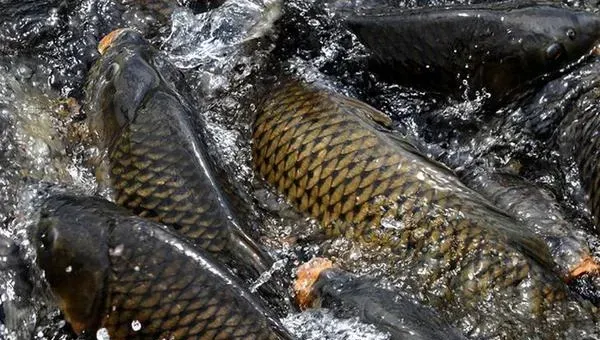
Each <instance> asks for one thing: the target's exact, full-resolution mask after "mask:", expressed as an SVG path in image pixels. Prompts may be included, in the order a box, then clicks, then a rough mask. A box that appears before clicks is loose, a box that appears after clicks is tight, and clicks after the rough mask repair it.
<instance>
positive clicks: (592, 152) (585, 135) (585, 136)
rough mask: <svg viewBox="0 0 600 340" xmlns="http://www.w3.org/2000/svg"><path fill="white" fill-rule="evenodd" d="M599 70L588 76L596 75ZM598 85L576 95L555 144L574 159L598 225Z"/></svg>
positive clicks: (599, 97) (599, 116) (599, 170)
mask: <svg viewBox="0 0 600 340" xmlns="http://www.w3.org/2000/svg"><path fill="white" fill-rule="evenodd" d="M597 72H598V69H597V66H596V70H593V73H591V74H590V75H591V76H597V74H598V73H597ZM598 103H600V87H599V86H598V82H597V81H596V82H595V84H594V86H591V87H589V88H588V90H587V91H586V92H584V93H582V94H581V96H579V97H577V98H576V100H574V101H573V102H572V103H571V105H570V106H569V110H568V111H567V114H566V117H565V118H564V119H563V120H562V122H561V123H560V126H559V127H558V144H559V147H560V151H561V153H562V155H563V156H564V157H565V158H571V157H572V158H573V159H574V161H575V163H576V166H577V168H578V169H579V175H580V178H581V181H582V184H583V188H584V190H585V192H586V193H587V196H588V197H587V203H588V207H589V209H590V211H591V213H592V215H593V216H594V220H595V222H596V225H597V226H600V138H598V131H600V111H599V109H598Z"/></svg>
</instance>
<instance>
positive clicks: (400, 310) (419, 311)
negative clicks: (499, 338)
mask: <svg viewBox="0 0 600 340" xmlns="http://www.w3.org/2000/svg"><path fill="white" fill-rule="evenodd" d="M295 286H296V288H297V289H298V288H299V289H300V290H308V291H309V294H310V297H309V299H308V300H307V301H303V302H304V303H306V304H309V307H325V308H331V309H333V310H334V312H336V314H340V315H343V316H344V317H349V316H352V317H358V318H360V319H361V321H363V322H366V323H370V324H373V325H375V326H376V327H377V328H379V329H380V330H382V331H385V332H387V333H389V334H390V339H414V340H419V339H442V338H444V339H448V340H453V339H465V338H464V337H463V336H462V335H460V334H459V333H458V332H457V331H456V330H455V329H453V328H452V327H450V325H448V323H446V322H445V321H444V320H442V319H441V318H440V316H439V315H437V313H435V312H434V311H433V310H431V309H430V308H427V307H424V306H420V305H418V304H416V303H415V302H412V301H410V300H409V299H407V298H404V297H402V296H400V295H399V294H397V293H396V292H394V291H392V290H387V289H383V288H379V287H377V286H376V284H375V282H373V280H370V279H368V278H362V277H356V276H354V275H351V274H349V273H347V272H344V271H343V270H341V269H337V268H332V266H331V263H327V261H323V259H321V258H316V259H313V260H311V261H310V262H308V263H306V264H304V265H302V266H300V267H299V268H298V279H297V281H296V285H295ZM297 292H298V291H297Z"/></svg>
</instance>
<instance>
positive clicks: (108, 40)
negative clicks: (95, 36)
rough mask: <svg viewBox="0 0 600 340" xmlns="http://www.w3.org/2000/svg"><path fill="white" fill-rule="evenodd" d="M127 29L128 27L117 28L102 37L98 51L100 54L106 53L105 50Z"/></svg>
mask: <svg viewBox="0 0 600 340" xmlns="http://www.w3.org/2000/svg"><path fill="white" fill-rule="evenodd" d="M126 30H128V28H117V29H116V30H114V31H112V32H110V33H108V34H107V35H105V36H104V38H102V39H101V40H100V42H99V43H98V52H100V55H104V52H106V50H108V48H109V47H110V46H111V45H112V43H113V41H115V39H117V37H118V36H119V35H121V33H122V32H123V31H126Z"/></svg>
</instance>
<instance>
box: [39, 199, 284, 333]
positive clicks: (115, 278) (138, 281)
mask: <svg viewBox="0 0 600 340" xmlns="http://www.w3.org/2000/svg"><path fill="white" fill-rule="evenodd" d="M40 216H41V217H40V221H39V223H38V225H37V226H35V227H34V228H33V229H32V231H31V236H32V237H31V238H32V242H33V244H34V246H35V248H36V250H37V262H38V264H39V265H40V267H41V268H42V269H43V270H44V271H45V275H46V279H47V280H48V282H49V284H50V287H51V288H52V290H53V292H54V293H55V295H56V296H57V298H58V302H59V303H58V304H59V306H60V308H61V310H62V311H63V313H64V315H65V318H66V319H67V321H68V322H69V323H70V324H71V326H72V327H73V329H74V330H75V331H76V332H77V333H82V332H85V333H88V332H91V334H95V333H94V332H96V330H97V329H99V328H106V331H107V332H108V335H109V336H110V338H111V339H191V338H198V339H290V338H291V336H290V335H289V334H287V332H286V331H285V330H284V329H283V328H282V327H281V326H280V325H279V324H278V322H277V321H275V320H274V319H273V317H272V315H271V313H270V312H269V311H268V310H266V309H265V308H263V307H262V306H261V305H260V304H259V303H258V302H257V300H256V299H255V298H254V297H253V296H252V295H251V294H250V293H249V292H248V291H247V290H245V289H244V288H243V287H242V286H241V285H240V284H239V283H238V282H237V281H236V279H234V278H233V277H232V276H230V275H229V274H228V273H226V272H225V271H223V270H222V269H221V267H219V265H217V264H215V263H213V262H212V260H211V258H210V256H207V255H206V254H205V253H204V252H202V251H201V250H198V249H196V248H194V247H193V246H192V245H191V244H190V243H189V242H187V241H186V240H184V239H183V238H181V236H179V235H176V234H174V233H173V232H171V231H169V230H168V229H167V228H166V227H163V226H162V225H159V224H156V223H154V222H151V221H147V220H146V219H142V218H139V217H137V216H133V215H130V213H129V212H127V211H126V210H125V209H122V208H120V207H117V206H116V205H114V204H113V203H111V202H108V201H105V200H103V199H100V198H91V197H87V198H84V197H76V196H53V197H50V198H48V199H47V201H46V202H45V204H44V207H43V208H42V211H41V213H40Z"/></svg>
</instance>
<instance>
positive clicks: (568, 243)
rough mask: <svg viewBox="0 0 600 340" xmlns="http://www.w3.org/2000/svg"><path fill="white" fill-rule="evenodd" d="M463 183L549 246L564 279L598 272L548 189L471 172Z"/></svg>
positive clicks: (480, 171) (502, 176)
mask: <svg viewBox="0 0 600 340" xmlns="http://www.w3.org/2000/svg"><path fill="white" fill-rule="evenodd" d="M461 178H462V180H463V181H464V182H465V183H466V184H467V185H468V186H469V187H470V188H472V189H474V190H476V191H477V192H479V193H481V194H483V195H484V196H485V197H486V198H488V199H489V200H490V201H491V202H492V203H494V205H496V206H497V207H499V208H501V209H503V210H504V211H506V212H508V213H510V214H511V215H513V216H515V217H517V218H518V219H519V220H521V221H522V222H523V224H524V225H526V226H527V227H528V228H529V230H531V231H532V232H533V233H535V234H536V235H538V236H541V237H542V238H543V239H544V240H545V241H546V244H547V245H548V248H549V249H550V252H551V254H552V258H553V259H554V261H555V262H556V264H557V266H558V268H557V269H558V271H559V272H560V273H561V276H563V277H565V278H566V279H572V278H574V277H577V276H579V275H582V274H584V273H590V272H596V273H597V272H598V271H599V269H600V266H598V264H597V263H596V262H595V261H594V260H593V259H592V257H591V255H590V250H589V248H588V246H587V242H586V240H585V239H582V238H578V237H577V236H576V235H575V234H574V232H573V229H574V227H573V225H572V224H571V223H570V222H569V221H567V220H566V218H565V217H564V215H563V212H562V211H561V209H560V207H559V206H558V203H557V202H556V200H555V199H554V198H553V197H552V196H551V194H550V193H549V192H547V191H546V190H544V189H542V188H540V187H537V186H535V185H534V184H533V183H529V182H528V181H526V180H525V179H523V178H521V177H519V176H516V175H512V174H508V173H502V172H492V171H486V170H483V169H475V170H469V171H467V172H466V174H465V175H464V176H462V177H461Z"/></svg>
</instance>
